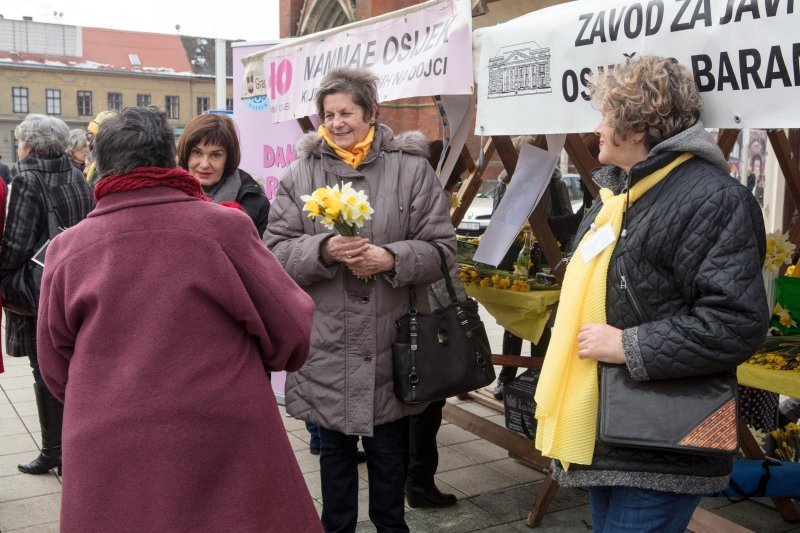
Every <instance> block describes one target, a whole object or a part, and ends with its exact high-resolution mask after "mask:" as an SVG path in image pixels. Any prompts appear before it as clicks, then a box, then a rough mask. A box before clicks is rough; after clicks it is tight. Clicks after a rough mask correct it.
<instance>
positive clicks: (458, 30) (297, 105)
mask: <svg viewBox="0 0 800 533" xmlns="http://www.w3.org/2000/svg"><path fill="white" fill-rule="evenodd" d="M471 30H472V15H471V9H470V2H469V0H438V1H431V2H426V3H425V4H422V5H419V6H414V7H412V8H408V9H405V10H402V11H396V12H394V13H389V14H387V15H382V16H380V17H376V18H375V19H370V20H367V21H363V22H356V23H353V24H349V25H347V26H342V27H341V28H335V29H333V30H329V31H326V32H321V33H318V34H314V35H311V36H308V37H304V38H300V39H297V40H294V41H292V42H291V43H290V44H287V45H283V46H278V47H275V48H274V49H270V50H268V51H266V52H263V53H256V54H253V55H251V56H249V57H247V58H246V59H245V63H246V67H245V68H246V74H243V76H245V75H246V77H247V86H245V87H244V88H245V91H243V92H241V91H240V92H238V93H236V92H235V88H234V94H240V95H242V98H244V99H245V101H252V100H256V99H258V100H261V99H262V98H264V97H266V101H267V102H268V106H269V107H270V109H271V111H272V120H274V121H276V122H282V121H291V120H292V119H297V118H302V117H305V116H310V115H312V114H314V113H316V110H315V107H314V95H315V93H316V90H317V87H318V86H319V83H320V81H321V80H322V78H323V77H324V76H325V74H327V73H328V72H329V71H330V70H332V69H334V68H337V67H353V68H368V69H370V70H372V72H373V73H374V74H375V75H376V76H378V96H379V98H380V100H381V101H382V102H385V101H389V100H396V99H399V98H409V97H414V96H432V95H437V94H471V93H472V90H473V84H472V36H471ZM234 77H235V75H234ZM240 78H241V76H240ZM240 81H241V80H240ZM254 95H257V96H255V98H254ZM261 101H263V100H261Z"/></svg>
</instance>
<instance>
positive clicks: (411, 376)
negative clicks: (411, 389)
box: [408, 372, 419, 385]
mask: <svg viewBox="0 0 800 533" xmlns="http://www.w3.org/2000/svg"><path fill="white" fill-rule="evenodd" d="M408 382H409V383H411V384H412V385H416V384H417V383H419V376H418V375H417V373H416V372H411V373H410V374H409V375H408Z"/></svg>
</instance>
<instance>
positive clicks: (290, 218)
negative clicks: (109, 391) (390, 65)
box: [264, 68, 456, 532]
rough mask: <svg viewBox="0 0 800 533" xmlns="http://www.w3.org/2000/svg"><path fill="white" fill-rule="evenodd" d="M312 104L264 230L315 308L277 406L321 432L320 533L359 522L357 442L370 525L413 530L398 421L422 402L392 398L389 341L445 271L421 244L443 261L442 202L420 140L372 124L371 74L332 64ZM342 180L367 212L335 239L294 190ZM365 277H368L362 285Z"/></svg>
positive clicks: (374, 95)
mask: <svg viewBox="0 0 800 533" xmlns="http://www.w3.org/2000/svg"><path fill="white" fill-rule="evenodd" d="M315 98H316V104H317V110H318V113H319V116H320V117H321V118H322V120H323V123H322V125H321V126H320V127H319V130H318V131H317V132H312V133H309V134H306V135H305V136H304V137H302V138H301V139H300V141H299V142H298V143H297V156H298V157H297V159H296V160H295V161H294V162H293V163H292V164H291V166H290V167H289V168H288V169H287V170H286V172H285V173H284V175H283V176H282V177H281V182H280V186H279V188H278V194H277V196H276V198H275V200H274V201H273V203H272V208H271V209H270V213H269V223H268V225H267V231H266V233H265V234H264V242H265V243H266V244H267V246H269V247H270V248H271V249H272V251H273V253H275V255H276V256H277V258H278V260H280V261H281V263H282V264H283V266H284V268H285V269H286V270H287V271H288V272H289V275H290V276H292V278H294V280H295V281H296V282H297V283H298V284H299V285H300V286H301V287H303V289H305V290H306V292H308V294H309V295H311V297H312V298H313V299H314V302H315V303H316V306H317V308H316V312H315V314H314V327H313V331H312V334H311V351H310V354H309V357H308V362H307V363H306V365H305V366H304V367H303V368H301V369H300V370H299V371H297V372H292V373H291V374H289V375H288V377H287V379H286V411H287V412H288V413H289V414H290V415H292V416H295V417H297V418H300V419H302V420H305V421H306V422H311V423H313V424H316V425H317V426H319V428H320V429H319V431H320V437H321V441H322V442H321V447H320V476H321V485H322V524H323V526H324V528H325V530H326V531H354V530H355V527H356V521H357V515H358V483H359V480H358V470H357V455H356V450H357V448H356V445H357V443H358V441H359V439H360V440H361V442H362V445H363V447H364V451H365V452H366V458H367V472H368V475H369V516H370V519H371V520H372V522H373V523H374V524H375V527H376V528H377V529H378V531H397V532H402V531H408V526H407V525H406V523H405V517H404V505H403V504H404V501H403V492H404V482H405V457H404V456H405V453H404V452H405V447H406V445H405V443H406V441H407V437H406V416H407V415H410V414H416V413H419V412H421V411H422V410H423V409H425V407H426V405H419V406H408V405H404V404H402V403H400V401H399V400H398V399H397V398H396V397H395V395H394V383H393V373H392V356H391V343H392V340H393V339H394V337H395V329H396V328H395V325H394V324H395V320H397V319H398V318H399V317H400V316H401V315H402V314H403V313H405V312H406V311H405V309H407V306H408V301H409V286H411V285H413V286H414V287H415V290H416V293H417V302H418V303H422V302H425V303H426V304H427V285H428V284H430V283H432V282H434V281H436V280H438V279H440V278H441V276H442V274H441V272H440V270H439V263H440V260H439V256H438V253H437V251H436V249H435V248H434V247H433V246H432V245H431V244H430V243H429V242H426V241H435V242H436V243H437V244H439V245H441V247H442V249H443V250H444V251H445V254H446V256H447V260H448V261H449V264H451V265H452V261H453V257H454V253H455V244H456V239H455V230H454V229H453V225H452V224H451V223H450V216H449V215H450V198H449V195H447V194H445V193H444V191H443V190H442V187H441V185H440V184H439V179H438V178H437V177H436V174H435V173H434V171H433V168H431V166H430V164H428V161H427V160H426V159H425V156H426V155H427V153H428V143H427V141H426V140H425V138H424V136H423V135H422V134H421V133H419V132H410V133H406V134H400V135H397V136H395V135H394V133H393V132H392V130H391V129H389V128H388V127H386V126H385V125H383V124H380V123H378V111H379V106H378V91H377V78H376V77H375V76H374V75H373V74H371V73H370V72H369V71H367V70H359V69H346V68H339V69H334V70H332V71H330V72H328V74H326V75H325V77H324V78H323V79H322V81H321V82H320V86H319V87H318V88H317V91H316V96H315ZM347 183H349V184H351V186H352V188H353V189H355V190H356V191H363V192H364V193H365V194H366V195H367V197H368V198H369V202H370V204H371V206H372V208H373V209H374V213H373V214H372V217H371V218H370V219H369V220H365V221H364V225H363V227H361V228H360V230H359V236H355V237H346V236H342V235H337V234H336V233H334V232H332V231H331V230H330V229H328V228H326V227H325V226H324V225H323V224H322V223H321V222H320V219H319V218H317V219H316V220H315V219H313V218H309V217H308V216H307V215H308V213H304V212H303V211H302V209H303V206H304V202H303V200H302V199H301V198H302V196H304V195H310V194H312V193H313V192H314V191H315V190H317V189H319V188H320V187H325V186H334V185H339V186H342V185H344V184H347ZM366 276H373V279H372V280H371V281H368V282H364V281H363V280H362V279H361V278H363V277H366ZM433 489H435V486H434V487H433ZM433 489H431V490H433Z"/></svg>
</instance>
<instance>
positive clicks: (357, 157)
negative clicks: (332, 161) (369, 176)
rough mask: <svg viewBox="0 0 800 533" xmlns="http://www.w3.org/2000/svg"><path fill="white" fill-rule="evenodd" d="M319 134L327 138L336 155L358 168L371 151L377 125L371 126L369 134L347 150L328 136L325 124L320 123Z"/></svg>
mask: <svg viewBox="0 0 800 533" xmlns="http://www.w3.org/2000/svg"><path fill="white" fill-rule="evenodd" d="M317 135H319V136H320V137H322V138H323V139H325V142H326V143H328V146H330V147H331V149H332V150H333V151H334V152H336V155H338V156H339V159H341V160H342V161H344V162H345V163H347V164H348V165H350V166H351V167H353V168H358V165H360V164H361V162H362V161H363V160H364V158H365V157H367V154H368V153H369V149H370V148H372V141H373V139H375V126H370V127H369V131H368V132H367V136H366V137H364V140H363V141H361V142H360V143H358V144H356V145H355V146H354V147H353V151H352V152H351V151H350V150H345V149H344V148H342V147H341V146H339V145H338V144H336V143H335V142H333V140H332V139H331V138H330V137H328V130H326V129H325V125H324V124H320V125H319V129H318V130H317Z"/></svg>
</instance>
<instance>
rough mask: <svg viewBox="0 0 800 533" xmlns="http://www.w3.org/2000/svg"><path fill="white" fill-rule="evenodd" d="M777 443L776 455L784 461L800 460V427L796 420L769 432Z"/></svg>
mask: <svg viewBox="0 0 800 533" xmlns="http://www.w3.org/2000/svg"><path fill="white" fill-rule="evenodd" d="M769 435H770V437H772V441H773V443H774V444H775V450H774V455H775V457H777V458H778V459H780V460H782V461H793V462H798V461H800V453H798V452H800V428H798V426H797V424H795V423H794V422H789V423H788V424H786V426H785V427H782V428H778V429H775V430H772V431H770V432H769Z"/></svg>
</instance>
